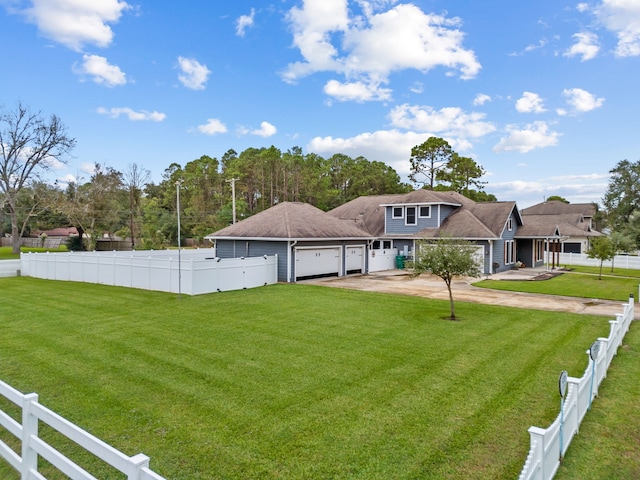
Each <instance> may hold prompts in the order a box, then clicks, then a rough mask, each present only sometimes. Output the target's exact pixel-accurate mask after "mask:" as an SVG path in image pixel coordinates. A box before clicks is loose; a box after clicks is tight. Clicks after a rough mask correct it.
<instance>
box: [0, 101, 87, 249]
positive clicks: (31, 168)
mask: <svg viewBox="0 0 640 480" xmlns="http://www.w3.org/2000/svg"><path fill="white" fill-rule="evenodd" d="M75 144H76V141H75V139H73V138H71V137H69V136H68V135H67V131H66V127H65V126H64V125H63V124H62V122H61V121H60V119H59V118H58V117H57V116H55V115H51V117H49V119H45V118H43V117H42V115H41V114H40V112H37V113H32V112H31V111H30V110H29V108H28V107H26V106H24V105H23V104H22V103H18V105H17V106H16V108H15V109H14V110H5V109H1V110H0V193H2V194H3V196H4V202H5V203H6V205H7V207H8V209H9V217H10V218H11V240H12V241H11V243H12V250H13V253H20V243H21V239H22V232H23V231H24V228H23V229H20V226H19V220H18V209H19V205H18V203H19V202H18V199H19V194H20V192H21V191H22V189H24V188H25V187H27V186H29V185H30V184H31V183H32V182H35V181H37V180H39V177H40V174H41V173H42V172H44V171H46V170H47V169H49V168H50V167H51V165H53V164H55V162H62V163H65V162H66V156H67V154H69V153H70V152H71V150H73V147H74V146H75Z"/></svg>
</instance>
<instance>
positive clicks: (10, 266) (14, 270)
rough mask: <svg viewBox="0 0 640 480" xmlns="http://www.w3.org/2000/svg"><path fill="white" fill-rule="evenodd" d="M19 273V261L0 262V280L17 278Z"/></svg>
mask: <svg viewBox="0 0 640 480" xmlns="http://www.w3.org/2000/svg"><path fill="white" fill-rule="evenodd" d="M19 271H20V260H0V278H3V277H17V276H18V272H19Z"/></svg>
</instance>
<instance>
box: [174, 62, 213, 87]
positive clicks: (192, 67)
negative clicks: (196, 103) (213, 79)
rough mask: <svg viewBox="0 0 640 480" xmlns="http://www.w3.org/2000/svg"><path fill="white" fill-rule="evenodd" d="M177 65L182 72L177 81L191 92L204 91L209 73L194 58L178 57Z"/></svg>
mask: <svg viewBox="0 0 640 480" xmlns="http://www.w3.org/2000/svg"><path fill="white" fill-rule="evenodd" d="M178 65H179V67H180V71H181V72H182V73H181V74H180V75H178V80H180V82H181V83H182V84H183V85H184V86H185V87H187V88H190V89H191V90H204V88H205V85H206V83H207V79H208V78H209V74H210V73H211V71H210V70H209V69H208V68H207V66H206V65H203V64H201V63H200V62H198V61H197V60H196V59H195V58H185V57H178Z"/></svg>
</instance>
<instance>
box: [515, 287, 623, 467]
mask: <svg viewBox="0 0 640 480" xmlns="http://www.w3.org/2000/svg"><path fill="white" fill-rule="evenodd" d="M633 317H634V299H633V297H630V298H629V303H628V304H624V310H623V313H621V314H617V315H616V320H611V321H610V322H609V323H610V324H611V330H610V333H609V336H608V337H607V338H598V339H597V341H596V342H594V343H593V344H592V345H591V347H590V348H589V351H588V352H587V353H588V354H589V365H588V366H587V369H586V370H585V372H584V375H582V377H581V378H573V377H566V380H567V384H568V390H567V391H566V394H565V396H564V401H563V403H562V407H561V410H560V413H559V414H558V417H557V418H556V419H555V420H554V422H553V423H552V424H551V425H550V426H549V428H546V429H544V428H538V427H531V428H529V435H530V437H531V448H530V450H529V455H528V456H527V460H526V462H525V464H524V468H523V469H522V472H521V473H520V477H519V480H549V479H551V478H553V477H554V475H555V474H556V472H557V470H558V468H559V467H560V461H561V459H562V457H563V456H564V454H565V453H566V451H567V449H568V448H569V444H570V443H571V440H572V439H573V437H574V436H575V435H576V434H577V433H578V430H579V428H580V423H582V419H583V418H584V416H585V415H586V413H587V411H588V410H589V409H590V408H591V402H592V400H593V398H594V397H595V396H596V395H597V394H598V387H599V385H600V384H601V383H602V381H603V380H604V377H606V375H607V370H608V368H609V365H610V364H611V360H612V359H613V357H614V356H615V355H616V353H617V351H618V347H619V346H620V345H621V344H622V340H623V338H624V336H625V334H626V333H627V331H628V330H629V326H630V325H631V322H632V321H633ZM592 357H593V358H594V359H595V360H593V359H592ZM559 383H560V382H559ZM560 388H561V387H560Z"/></svg>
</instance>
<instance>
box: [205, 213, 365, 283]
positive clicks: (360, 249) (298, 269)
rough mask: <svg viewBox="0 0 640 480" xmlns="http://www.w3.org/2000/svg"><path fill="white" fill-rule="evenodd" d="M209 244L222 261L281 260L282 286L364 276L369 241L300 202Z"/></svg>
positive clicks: (218, 234)
mask: <svg viewBox="0 0 640 480" xmlns="http://www.w3.org/2000/svg"><path fill="white" fill-rule="evenodd" d="M205 238H207V239H209V240H211V241H213V242H214V244H215V249H216V256H217V257H219V258H238V257H250V256H251V257H256V256H261V255H278V281H280V282H293V281H295V280H298V279H302V278H305V277H312V276H320V275H337V276H343V275H347V274H348V273H364V272H366V271H367V270H366V268H367V267H366V252H367V248H368V243H369V242H371V236H370V235H369V234H367V233H366V232H365V231H364V230H362V229H361V228H360V227H358V226H357V225H355V224H350V223H348V222H343V221H341V220H339V219H337V218H335V217H332V216H330V215H327V214H326V213H325V212H323V211H322V210H320V209H318V208H316V207H314V206H312V205H309V204H306V203H297V202H283V203H279V204H277V205H275V206H273V207H271V208H269V209H267V210H264V211H262V212H260V213H258V214H256V215H253V216H251V217H249V218H246V219H244V220H242V221H240V222H238V223H236V224H234V225H230V226H228V227H226V228H223V229H222V230H219V231H217V232H215V233H213V234H211V235H207V236H206V237H205Z"/></svg>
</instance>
